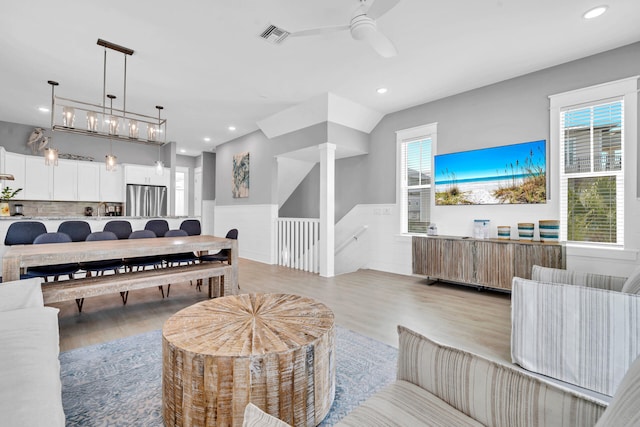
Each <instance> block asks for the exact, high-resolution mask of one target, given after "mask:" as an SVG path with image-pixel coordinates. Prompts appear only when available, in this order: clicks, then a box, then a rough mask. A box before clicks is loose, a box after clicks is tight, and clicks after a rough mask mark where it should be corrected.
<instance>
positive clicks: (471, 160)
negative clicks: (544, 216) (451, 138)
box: [434, 140, 547, 205]
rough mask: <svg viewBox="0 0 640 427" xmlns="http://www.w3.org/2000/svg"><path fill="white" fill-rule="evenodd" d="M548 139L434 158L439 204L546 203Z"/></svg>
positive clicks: (436, 194) (437, 201) (436, 195)
mask: <svg viewBox="0 0 640 427" xmlns="http://www.w3.org/2000/svg"><path fill="white" fill-rule="evenodd" d="M546 153H547V151H546V141H545V140H540V141H532V142H524V143H520V144H512V145H504V146H500V147H491V148H485V149H481V150H472V151H464V152H459V153H451V154H442V155H437V156H435V157H434V169H435V170H434V174H435V198H436V205H494V204H522V203H546V201H547V174H546V158H547V156H546Z"/></svg>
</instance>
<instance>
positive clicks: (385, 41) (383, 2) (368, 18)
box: [289, 0, 400, 58]
mask: <svg viewBox="0 0 640 427" xmlns="http://www.w3.org/2000/svg"><path fill="white" fill-rule="evenodd" d="M399 2H400V0H360V6H358V8H357V9H356V10H355V12H354V13H353V16H352V17H351V22H350V23H349V25H340V26H334V27H324V28H314V29H310V30H302V31H296V32H292V33H291V34H290V35H289V37H305V36H316V35H321V34H327V33H333V32H337V31H345V30H349V31H350V32H351V37H353V38H354V39H355V40H362V41H364V42H366V43H368V44H369V45H370V46H371V47H372V48H373V49H374V50H375V51H376V52H378V54H379V55H380V56H382V57H385V58H390V57H392V56H396V55H397V54H398V51H397V50H396V48H395V46H394V45H393V43H392V42H391V40H389V38H387V36H385V35H384V34H383V33H382V32H380V30H379V29H378V25H377V24H376V19H378V18H380V17H381V16H382V15H384V14H385V13H387V12H388V11H390V10H391V9H392V8H393V7H395V6H396V5H397V4H398V3H399Z"/></svg>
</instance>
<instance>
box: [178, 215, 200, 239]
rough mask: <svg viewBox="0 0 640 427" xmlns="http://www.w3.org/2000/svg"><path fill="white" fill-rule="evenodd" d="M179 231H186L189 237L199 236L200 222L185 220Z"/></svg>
mask: <svg viewBox="0 0 640 427" xmlns="http://www.w3.org/2000/svg"><path fill="white" fill-rule="evenodd" d="M180 230H184V231H186V232H187V234H188V235H189V236H199V235H200V234H201V233H202V227H200V221H198V220H197V219H185V220H184V221H182V223H181V224H180Z"/></svg>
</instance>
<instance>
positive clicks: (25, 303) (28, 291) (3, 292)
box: [0, 277, 44, 311]
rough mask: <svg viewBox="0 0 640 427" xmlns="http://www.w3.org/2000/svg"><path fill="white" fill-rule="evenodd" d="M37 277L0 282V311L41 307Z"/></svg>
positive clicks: (42, 304)
mask: <svg viewBox="0 0 640 427" xmlns="http://www.w3.org/2000/svg"><path fill="white" fill-rule="evenodd" d="M41 282H42V279H41V278H39V277H36V278H33V279H26V280H16V281H13V282H4V283H0V311H7V310H17V309H19V308H27V307H43V306H44V303H43V300H42V289H41V287H40V283H41Z"/></svg>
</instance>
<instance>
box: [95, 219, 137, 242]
mask: <svg viewBox="0 0 640 427" xmlns="http://www.w3.org/2000/svg"><path fill="white" fill-rule="evenodd" d="M102 231H111V232H112V233H114V234H115V235H116V236H117V237H118V239H128V238H129V236H130V235H131V232H132V231H133V230H132V229H131V223H130V222H129V221H125V220H121V219H117V220H113V221H109V222H107V223H106V224H105V225H104V229H103V230H102Z"/></svg>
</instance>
